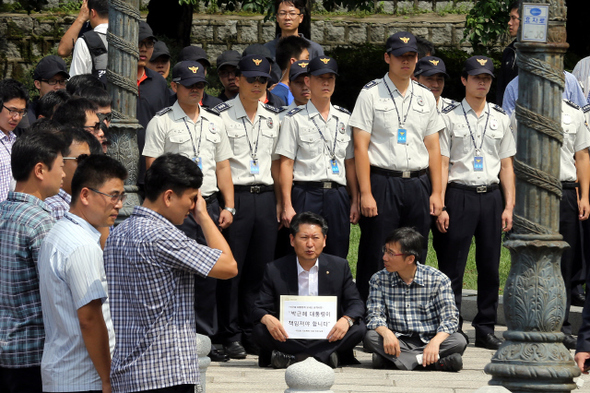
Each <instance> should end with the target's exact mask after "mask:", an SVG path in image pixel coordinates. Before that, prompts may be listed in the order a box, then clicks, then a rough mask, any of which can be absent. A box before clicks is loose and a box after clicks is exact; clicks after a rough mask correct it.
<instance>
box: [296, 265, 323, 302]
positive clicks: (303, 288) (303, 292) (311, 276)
mask: <svg viewBox="0 0 590 393" xmlns="http://www.w3.org/2000/svg"><path fill="white" fill-rule="evenodd" d="M318 260H319V259H316V260H315V264H314V265H313V266H312V267H311V269H309V271H307V270H305V269H304V268H302V267H301V264H300V263H299V258H298V257H297V284H298V285H297V287H298V288H299V296H318V276H319V266H318Z"/></svg>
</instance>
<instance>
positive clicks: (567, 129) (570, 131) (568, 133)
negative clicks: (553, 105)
mask: <svg viewBox="0 0 590 393" xmlns="http://www.w3.org/2000/svg"><path fill="white" fill-rule="evenodd" d="M561 111H562V112H561V127H562V128H563V144H562V145H561V164H560V171H559V180H561V181H576V179H577V174H576V162H575V158H574V156H575V154H576V152H579V151H581V150H584V149H587V148H588V147H589V146H590V131H589V130H588V125H587V123H586V119H585V117H584V112H582V110H581V108H580V107H579V106H578V105H576V104H575V103H573V102H571V101H568V100H563V101H562V103H561Z"/></svg>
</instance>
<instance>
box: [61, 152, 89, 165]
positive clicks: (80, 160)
mask: <svg viewBox="0 0 590 393" xmlns="http://www.w3.org/2000/svg"><path fill="white" fill-rule="evenodd" d="M87 157H88V154H80V155H79V156H78V157H64V160H76V162H77V163H78V164H79V163H80V162H82V161H84V160H85V159H86V158H87Z"/></svg>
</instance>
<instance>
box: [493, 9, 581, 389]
mask: <svg viewBox="0 0 590 393" xmlns="http://www.w3.org/2000/svg"><path fill="white" fill-rule="evenodd" d="M537 3H547V4H549V20H550V21H549V30H548V43H546V44H543V43H530V42H526V43H523V42H520V43H517V44H516V48H517V51H518V52H517V59H518V66H519V81H518V84H519V86H518V101H517V103H516V118H517V120H518V130H517V153H516V157H515V159H514V171H515V173H516V178H517V183H516V207H515V210H514V233H513V234H512V235H510V238H509V240H507V241H506V242H505V246H506V247H507V248H508V249H509V250H510V254H511V257H512V266H511V269H510V274H509V276H508V280H507V282H506V286H505V288H504V312H505V317H506V325H507V326H508V331H506V332H505V333H504V338H505V339H506V342H505V343H504V344H503V345H502V346H501V347H500V349H498V351H497V352H496V353H495V354H494V356H493V357H492V362H491V363H490V364H488V365H487V366H486V367H485V372H486V373H488V374H492V380H491V381H490V385H502V386H504V387H506V388H507V389H509V390H510V391H511V392H514V393H517V392H569V391H571V390H572V389H575V388H576V384H575V383H574V381H573V378H574V377H577V376H578V375H580V371H579V369H578V368H577V367H576V366H575V364H574V362H573V359H572V356H571V354H570V351H569V350H568V349H566V348H565V346H564V345H563V343H562V342H563V338H564V335H563V333H561V331H560V329H561V326H562V324H563V319H564V313H565V303H566V295H565V287H564V284H563V278H562V276H561V269H560V262H561V254H562V252H563V249H564V248H565V247H568V245H567V243H565V242H563V241H562V236H561V235H560V234H559V201H560V198H561V183H560V181H559V166H560V154H561V153H560V146H561V143H562V141H563V130H562V129H561V94H562V91H563V88H564V75H563V54H564V53H565V51H566V50H567V47H568V44H567V43H566V42H565V37H566V35H565V21H566V10H565V5H564V1H563V0H552V1H549V0H545V1H543V0H540V1H537ZM521 15H522V8H521ZM520 34H521V33H520V32H519V37H520Z"/></svg>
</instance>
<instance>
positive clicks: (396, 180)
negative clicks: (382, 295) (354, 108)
mask: <svg viewBox="0 0 590 393" xmlns="http://www.w3.org/2000/svg"><path fill="white" fill-rule="evenodd" d="M371 189H372V193H373V198H375V202H376V203H377V212H378V214H377V216H375V217H363V216H361V219H360V221H359V225H360V228H361V239H360V243H359V252H358V264H357V268H356V285H357V288H358V290H359V293H360V295H361V298H362V299H363V301H365V302H366V301H367V297H368V296H369V280H370V279H371V277H372V276H373V274H375V273H376V272H377V271H379V270H381V269H383V253H382V252H381V249H382V248H383V246H384V245H385V238H386V237H387V235H389V234H390V233H391V232H392V231H393V230H395V229H397V228H400V227H412V228H415V229H416V230H417V231H418V232H420V234H421V235H422V236H424V239H428V232H429V230H430V194H431V189H432V187H431V185H430V179H429V178H428V176H427V175H426V174H424V175H421V176H419V177H412V178H402V177H393V176H385V175H382V174H378V173H371ZM328 235H329V234H328ZM427 247H428V244H427V242H426V241H425V244H424V249H423V252H422V257H421V258H420V261H425V260H426V252H427Z"/></svg>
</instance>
